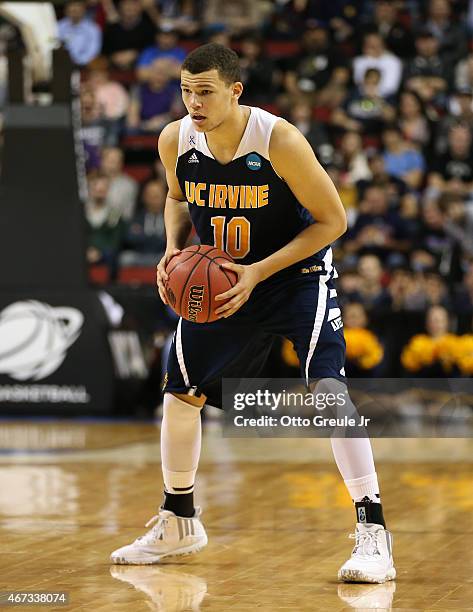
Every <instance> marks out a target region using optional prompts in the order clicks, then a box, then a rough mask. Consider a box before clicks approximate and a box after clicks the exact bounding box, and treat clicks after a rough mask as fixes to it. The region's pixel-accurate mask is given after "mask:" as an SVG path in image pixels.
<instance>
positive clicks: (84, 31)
mask: <svg viewBox="0 0 473 612" xmlns="http://www.w3.org/2000/svg"><path fill="white" fill-rule="evenodd" d="M64 12H65V17H63V18H62V19H61V20H60V21H59V23H58V34H59V39H60V40H61V41H62V42H63V43H64V45H65V47H66V49H67V50H68V51H69V55H70V56H71V59H72V61H73V62H74V64H77V65H78V66H85V65H86V64H88V63H89V62H91V61H92V60H93V59H95V58H96V57H97V56H98V55H99V53H100V48H101V46H102V32H101V31H100V28H99V27H98V25H97V24H95V23H93V22H92V21H91V20H90V19H88V18H87V17H86V14H85V13H86V3H85V0H70V1H69V2H68V3H67V4H66V7H65V11H64Z"/></svg>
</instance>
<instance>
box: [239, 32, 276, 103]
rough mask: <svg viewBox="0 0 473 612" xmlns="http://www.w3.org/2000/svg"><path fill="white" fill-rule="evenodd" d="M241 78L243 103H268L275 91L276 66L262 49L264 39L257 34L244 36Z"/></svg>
mask: <svg viewBox="0 0 473 612" xmlns="http://www.w3.org/2000/svg"><path fill="white" fill-rule="evenodd" d="M240 69H241V80H242V83H243V86H244V89H243V96H242V102H243V104H245V103H247V104H254V105H261V104H269V103H271V102H273V99H274V94H275V92H276V80H277V77H278V75H277V72H276V66H275V64H274V62H273V60H272V59H271V58H269V57H268V56H267V55H266V53H265V50H264V41H263V40H262V39H261V38H258V36H255V35H251V36H245V37H244V38H243V40H242V41H241V50H240Z"/></svg>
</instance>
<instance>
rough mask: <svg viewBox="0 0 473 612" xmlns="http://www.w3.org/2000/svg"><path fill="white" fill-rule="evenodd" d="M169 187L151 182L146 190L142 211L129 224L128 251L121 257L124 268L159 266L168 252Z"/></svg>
mask: <svg viewBox="0 0 473 612" xmlns="http://www.w3.org/2000/svg"><path fill="white" fill-rule="evenodd" d="M166 193H167V189H166V184H165V183H164V181H157V180H152V181H149V182H148V183H146V185H145V187H144V189H143V195H142V200H143V206H144V208H143V210H140V211H139V212H138V213H137V214H136V215H135V216H134V217H133V219H132V220H131V221H130V222H129V224H128V228H127V232H126V238H125V241H126V245H127V249H129V250H126V251H124V252H123V253H122V255H121V257H120V264H121V265H122V266H156V265H157V263H158V261H159V260H160V258H161V256H162V255H163V253H164V251H165V250H166V232H165V229H164V204H165V202H166Z"/></svg>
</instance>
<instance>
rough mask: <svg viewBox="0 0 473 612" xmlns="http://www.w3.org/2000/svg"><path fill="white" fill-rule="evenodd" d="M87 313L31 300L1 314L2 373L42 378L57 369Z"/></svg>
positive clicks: (13, 305) (16, 377) (9, 308)
mask: <svg viewBox="0 0 473 612" xmlns="http://www.w3.org/2000/svg"><path fill="white" fill-rule="evenodd" d="M83 323H84V316H83V314H82V313H81V312H80V311H79V310H76V309H75V308H66V307H61V308H53V307H52V306H50V305H49V304H44V303H42V302H37V301H35V300H28V301H25V302H15V303H14V304H11V305H10V306H7V307H6V308H5V309H4V310H3V311H2V312H1V313H0V374H7V375H8V376H10V377H11V378H14V379H15V380H27V379H29V378H30V379H33V380H40V379H42V378H46V376H49V375H50V374H52V373H53V372H55V371H56V370H57V369H58V368H59V366H60V365H61V364H62V362H63V361H64V359H65V358H66V352H67V349H68V348H69V347H70V346H71V345H72V344H73V343H74V342H75V341H76V340H77V338H78V337H79V335H80V332H81V328H82V324H83Z"/></svg>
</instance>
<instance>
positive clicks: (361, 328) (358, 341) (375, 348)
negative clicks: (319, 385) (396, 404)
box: [343, 302, 384, 378]
mask: <svg viewBox="0 0 473 612" xmlns="http://www.w3.org/2000/svg"><path fill="white" fill-rule="evenodd" d="M343 325H344V328H345V329H344V335H345V340H346V345H347V352H346V364H345V371H346V375H347V376H348V377H350V378H356V377H364V376H370V375H371V376H372V375H373V374H374V370H375V368H376V367H377V366H379V364H380V363H381V362H382V360H383V355H384V349H383V347H382V345H381V342H380V341H379V340H378V338H377V337H376V336H375V334H374V333H373V332H372V331H370V330H369V329H368V315H367V313H366V310H365V308H364V306H363V304H360V303H359V302H352V303H348V304H345V306H344V308H343Z"/></svg>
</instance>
